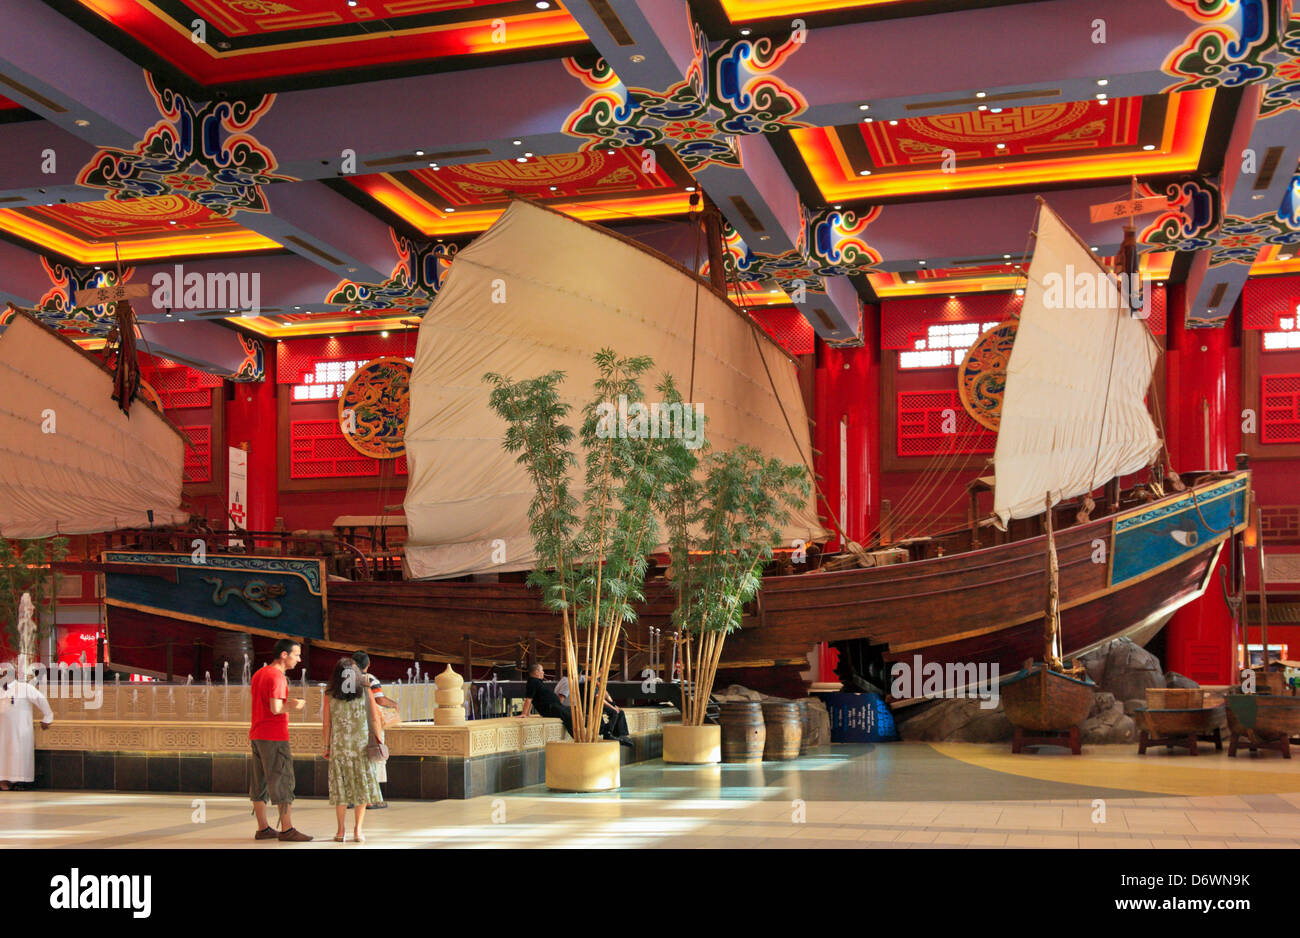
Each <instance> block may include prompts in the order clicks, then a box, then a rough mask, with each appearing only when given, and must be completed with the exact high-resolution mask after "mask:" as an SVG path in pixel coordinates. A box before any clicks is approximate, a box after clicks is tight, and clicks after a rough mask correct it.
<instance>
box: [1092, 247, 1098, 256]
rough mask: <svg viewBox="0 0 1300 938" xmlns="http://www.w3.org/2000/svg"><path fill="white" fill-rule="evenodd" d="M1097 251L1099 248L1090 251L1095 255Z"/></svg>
mask: <svg viewBox="0 0 1300 938" xmlns="http://www.w3.org/2000/svg"><path fill="white" fill-rule="evenodd" d="M1098 250H1100V248H1096V247H1094V248H1093V249H1092V253H1094V254H1096V253H1097V251H1098Z"/></svg>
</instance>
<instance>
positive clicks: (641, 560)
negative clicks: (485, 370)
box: [484, 349, 689, 743]
mask: <svg viewBox="0 0 1300 938" xmlns="http://www.w3.org/2000/svg"><path fill="white" fill-rule="evenodd" d="M594 360H595V363H596V366H597V372H598V374H597V378H596V381H595V383H594V387H593V396H592V399H591V401H590V402H589V403H588V404H587V405H586V407H585V408H584V409H583V412H582V423H581V429H580V430H579V432H578V433H577V434H576V437H577V439H578V442H580V443H581V446H582V449H583V452H584V460H583V471H584V481H585V488H584V491H583V494H582V498H581V502H579V499H578V498H577V497H575V496H574V495H573V493H572V492H571V490H570V477H571V473H573V472H575V471H576V469H577V465H578V461H577V457H576V456H575V454H574V452H573V443H574V440H575V433H574V430H573V428H572V427H571V426H570V425H569V423H568V418H569V414H570V411H571V408H570V406H569V405H568V404H566V403H565V402H564V401H563V400H561V398H560V391H559V388H560V385H561V383H562V382H563V380H564V373H563V372H561V371H552V372H550V373H548V374H545V375H542V376H540V377H537V378H530V379H523V380H511V379H509V378H507V377H504V376H502V375H499V374H488V375H485V376H484V380H485V381H486V382H488V383H489V384H491V385H492V392H491V397H490V404H491V407H492V409H493V410H494V411H495V412H496V413H497V414H498V415H499V416H500V417H501V418H502V419H504V420H505V422H506V434H505V439H504V443H503V445H504V447H505V449H506V450H507V451H508V452H512V453H518V454H519V456H518V461H519V463H520V464H521V465H522V466H524V468H525V469H526V470H527V472H528V475H529V478H530V479H531V481H532V483H533V489H534V495H533V498H532V501H531V502H530V504H529V530H530V533H531V535H532V538H533V546H534V549H535V551H536V554H537V566H536V568H535V569H534V571H533V572H532V573H531V574H530V575H529V578H528V582H529V584H530V585H532V586H536V587H539V588H540V589H541V590H542V597H543V602H544V604H545V605H546V607H547V608H549V609H551V610H552V611H554V612H557V613H559V615H560V617H561V624H562V634H563V653H564V658H565V661H566V664H567V668H568V673H569V676H570V677H569V679H570V685H571V687H572V688H573V693H572V695H571V698H570V699H571V701H572V714H573V738H574V740H575V741H576V742H580V743H582V742H586V743H590V742H596V741H597V740H598V739H599V738H600V720H601V713H602V710H603V701H604V698H605V689H606V685H607V681H608V675H609V671H610V667H611V665H612V663H613V659H614V652H615V649H616V648H617V647H618V640H619V637H620V635H621V634H622V632H623V626H624V624H625V623H628V622H631V621H634V620H635V618H636V611H635V605H636V603H637V602H639V601H641V600H643V599H644V598H645V597H644V594H643V587H644V583H645V574H646V571H647V568H648V560H647V555H648V554H649V553H650V552H651V551H653V550H654V548H655V546H656V545H657V544H658V542H659V525H658V521H657V519H656V514H658V513H662V512H663V510H664V509H665V508H666V506H667V503H666V498H667V492H668V489H669V487H670V484H671V482H672V480H673V479H674V478H675V476H677V475H678V474H679V473H681V472H683V471H688V469H687V468H684V467H687V465H688V463H689V460H688V459H687V457H686V456H685V455H684V454H686V453H687V451H686V450H685V449H684V448H683V447H681V446H676V445H673V444H674V443H676V442H679V441H674V440H671V439H645V438H638V437H637V436H636V435H634V434H631V433H627V432H617V431H618V430H619V428H618V427H611V426H610V424H609V419H608V410H607V409H605V408H602V405H609V404H610V403H611V402H614V401H617V400H619V397H620V395H626V399H627V401H628V402H629V404H632V403H638V402H641V401H643V400H644V397H645V395H644V392H643V391H642V388H641V378H642V376H643V375H644V374H645V373H646V372H647V371H649V369H650V368H651V366H652V364H653V363H652V362H651V360H650V359H649V358H647V357H644V356H642V357H633V358H620V357H618V356H617V355H616V354H615V353H614V352H613V351H612V350H611V349H602V350H601V351H600V352H598V353H597V354H596V356H595V358H594ZM659 390H660V393H661V394H664V395H665V396H669V395H675V394H676V391H675V389H674V388H673V386H672V382H671V379H665V380H664V381H663V382H661V383H660V385H659ZM623 429H624V430H625V429H626V427H624V428H623ZM611 430H613V431H615V432H610V431H611Z"/></svg>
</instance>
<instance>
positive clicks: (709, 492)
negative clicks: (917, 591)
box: [668, 446, 809, 726]
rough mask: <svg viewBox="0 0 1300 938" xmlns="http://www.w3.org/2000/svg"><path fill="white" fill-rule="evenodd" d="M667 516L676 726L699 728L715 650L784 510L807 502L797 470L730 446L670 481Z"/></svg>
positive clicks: (775, 539) (738, 611)
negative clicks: (677, 663)
mask: <svg viewBox="0 0 1300 938" xmlns="http://www.w3.org/2000/svg"><path fill="white" fill-rule="evenodd" d="M673 488H674V491H673V492H672V493H671V500H672V502H673V510H672V511H671V512H670V514H669V516H668V528H669V547H670V551H671V555H672V571H673V580H674V582H675V584H676V586H677V595H678V601H677V609H676V611H675V612H674V613H673V622H674V624H675V625H676V626H677V628H678V629H679V630H680V633H681V636H682V644H681V654H682V723H683V724H684V725H687V726H701V725H703V723H704V718H705V714H706V712H707V708H708V702H709V696H710V694H711V693H712V692H713V682H714V679H715V678H716V677H717V673H718V663H719V661H720V660H721V658H722V646H723V643H724V642H725V641H726V638H727V636H728V635H729V634H730V633H731V632H733V631H735V630H736V629H738V628H740V625H741V618H742V616H743V612H744V606H745V604H746V603H747V602H749V601H750V600H752V599H753V598H754V596H755V595H757V593H758V590H759V587H760V586H761V585H762V573H763V565H764V564H765V563H767V562H768V561H770V560H771V559H772V555H773V550H772V548H773V547H774V546H775V545H777V544H778V543H779V542H780V536H781V529H782V528H783V527H784V526H785V524H786V523H787V522H788V521H789V517H790V510H791V509H792V508H794V507H795V506H797V505H799V504H802V503H804V502H806V501H807V499H808V492H809V483H808V477H807V473H806V472H805V470H804V467H802V466H795V465H790V464H788V463H783V462H782V461H781V460H779V459H767V458H765V457H764V456H763V454H762V453H761V452H759V451H758V450H756V449H754V448H752V447H749V446H738V447H736V448H735V449H733V450H729V451H710V452H707V453H706V454H705V455H704V456H703V457H702V458H701V460H700V467H699V469H698V471H697V472H695V473H693V474H691V475H689V476H686V477H678V478H676V479H675V480H674V482H673Z"/></svg>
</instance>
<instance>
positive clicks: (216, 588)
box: [103, 551, 328, 639]
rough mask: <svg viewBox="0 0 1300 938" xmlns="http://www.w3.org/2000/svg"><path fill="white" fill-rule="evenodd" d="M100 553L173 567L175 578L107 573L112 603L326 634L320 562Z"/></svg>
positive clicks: (214, 621) (193, 618)
mask: <svg viewBox="0 0 1300 938" xmlns="http://www.w3.org/2000/svg"><path fill="white" fill-rule="evenodd" d="M103 559H104V562H105V563H130V564H137V565H144V566H157V567H159V568H164V567H170V568H174V569H175V570H176V582H175V583H172V582H169V581H168V580H166V579H163V578H162V577H154V576H148V575H146V574H135V573H107V574H105V576H104V589H105V602H106V603H108V604H109V605H116V606H124V607H127V608H130V609H139V610H142V611H144V612H152V613H155V614H156V615H161V616H170V617H172V618H177V619H185V620H187V621H190V622H201V623H205V624H208V625H216V626H226V627H231V626H233V627H236V628H244V629H256V630H258V631H262V632H280V633H283V634H286V635H292V636H295V637H302V638H313V639H323V638H326V637H328V636H327V635H326V630H325V625H326V614H325V570H324V564H323V562H322V561H320V560H308V559H303V558H297V557H233V556H228V555H223V556H213V555H208V556H206V557H205V558H204V562H203V563H195V562H194V558H193V557H192V556H191V555H190V554H161V553H135V552H132V551H107V552H105V553H104V555H103Z"/></svg>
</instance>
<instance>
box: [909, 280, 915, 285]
mask: <svg viewBox="0 0 1300 938" xmlns="http://www.w3.org/2000/svg"><path fill="white" fill-rule="evenodd" d="M907 282H908V284H909V285H911V284H914V283H916V281H915V280H909V281H907Z"/></svg>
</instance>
